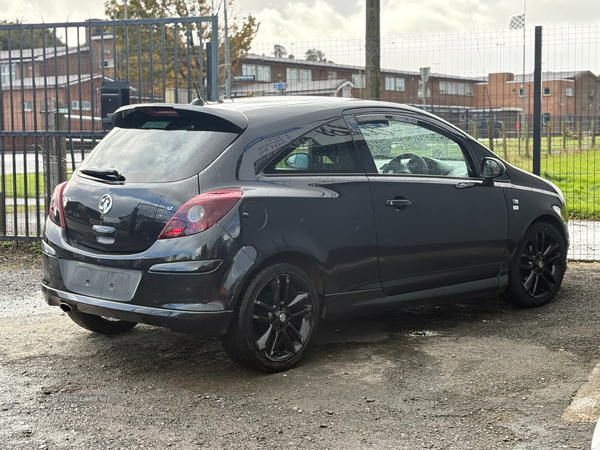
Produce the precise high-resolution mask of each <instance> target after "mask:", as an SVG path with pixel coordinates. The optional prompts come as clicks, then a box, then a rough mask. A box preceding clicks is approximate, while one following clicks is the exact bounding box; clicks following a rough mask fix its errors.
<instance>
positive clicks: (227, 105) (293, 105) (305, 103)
mask: <svg viewBox="0 0 600 450" xmlns="http://www.w3.org/2000/svg"><path fill="white" fill-rule="evenodd" d="M136 108H158V109H165V108H173V109H179V110H187V111H190V112H195V113H198V114H210V115H214V116H218V117H220V118H222V119H225V120H227V121H229V122H231V123H232V124H235V125H236V126H237V127H239V128H240V129H244V128H246V126H247V125H248V121H249V120H250V121H251V120H252V119H253V118H256V119H262V120H267V121H279V120H286V119H288V118H294V117H297V116H301V115H304V114H323V115H341V114H342V113H343V112H344V111H347V110H353V109H362V108H372V109H378V108H381V109H387V108H391V109H394V110H396V111H399V110H400V111H406V112H413V113H417V114H420V115H425V116H432V115H431V114H430V113H428V112H426V111H423V110H422V109H419V108H414V107H412V106H408V105H402V104H400V103H391V102H385V101H379V100H363V99H357V98H346V97H319V96H268V97H250V98H243V99H234V100H225V101H220V102H207V103H203V104H181V103H178V104H168V103H156V104H135V105H128V106H123V107H121V108H119V110H118V111H116V112H115V117H113V123H114V124H117V122H118V121H119V120H118V119H119V117H121V116H122V115H123V114H122V113H123V112H126V111H128V110H131V109H136ZM438 119H439V118H438Z"/></svg>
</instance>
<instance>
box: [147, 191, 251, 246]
mask: <svg viewBox="0 0 600 450" xmlns="http://www.w3.org/2000/svg"><path fill="white" fill-rule="evenodd" d="M241 198H242V190H241V189H239V188H230V189H217V190H214V191H208V192H205V193H204V194H200V195H198V196H196V197H194V198H193V199H191V200H190V201H188V202H187V203H186V204H185V205H183V206H182V207H181V208H179V211H177V212H176V213H175V215H174V216H173V217H171V220H169V223H167V225H166V226H165V228H164V229H163V230H162V232H161V233H160V236H158V239H170V238H175V237H181V236H189V235H191V234H196V233H200V232H202V231H204V230H206V229H208V228H210V227H212V226H213V225H214V224H215V223H217V222H218V221H219V220H221V219H222V218H223V217H224V216H225V214H227V213H228V212H229V211H230V210H231V208H233V207H234V206H235V204H236V203H237V202H239V201H240V199H241Z"/></svg>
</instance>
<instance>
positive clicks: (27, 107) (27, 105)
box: [21, 102, 33, 111]
mask: <svg viewBox="0 0 600 450" xmlns="http://www.w3.org/2000/svg"><path fill="white" fill-rule="evenodd" d="M21 111H33V109H32V108H31V102H23V104H22V105H21Z"/></svg>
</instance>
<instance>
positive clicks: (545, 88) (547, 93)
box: [544, 86, 550, 95]
mask: <svg viewBox="0 0 600 450" xmlns="http://www.w3.org/2000/svg"><path fill="white" fill-rule="evenodd" d="M544 95H550V88H549V87H547V86H546V87H544Z"/></svg>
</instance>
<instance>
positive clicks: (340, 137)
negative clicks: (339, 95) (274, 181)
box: [264, 119, 364, 175]
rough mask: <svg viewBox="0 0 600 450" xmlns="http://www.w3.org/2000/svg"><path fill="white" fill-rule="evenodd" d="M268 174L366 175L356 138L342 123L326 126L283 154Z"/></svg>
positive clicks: (277, 158)
mask: <svg viewBox="0 0 600 450" xmlns="http://www.w3.org/2000/svg"><path fill="white" fill-rule="evenodd" d="M264 173H266V174H280V175H282V174H285V175H288V174H295V173H298V174H310V173H364V170H363V168H362V165H361V163H360V161H359V160H358V156H357V153H356V149H355V147H354V142H353V141H352V135H351V132H350V130H349V129H348V127H347V126H346V123H345V122H344V121H343V120H342V119H336V120H334V121H333V122H329V123H328V124H326V125H322V126H320V127H319V128H316V129H314V130H312V131H310V132H309V133H307V134H305V135H304V136H302V137H301V138H299V139H296V141H294V142H293V143H292V144H291V145H290V146H288V147H287V148H286V149H285V150H284V151H283V152H281V153H280V154H279V155H278V156H277V157H275V159H274V160H273V161H271V162H270V163H269V164H268V165H267V167H266V168H265V170H264Z"/></svg>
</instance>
